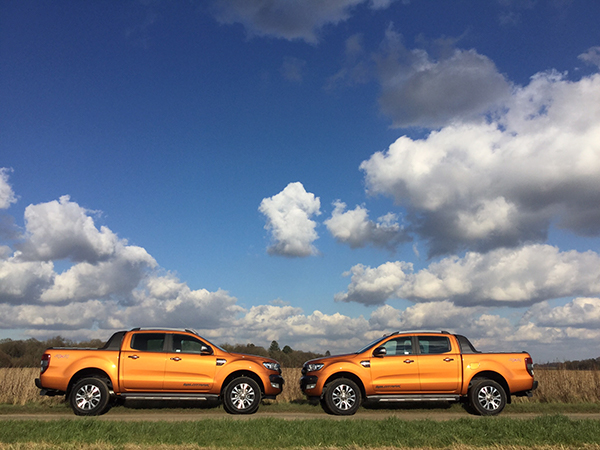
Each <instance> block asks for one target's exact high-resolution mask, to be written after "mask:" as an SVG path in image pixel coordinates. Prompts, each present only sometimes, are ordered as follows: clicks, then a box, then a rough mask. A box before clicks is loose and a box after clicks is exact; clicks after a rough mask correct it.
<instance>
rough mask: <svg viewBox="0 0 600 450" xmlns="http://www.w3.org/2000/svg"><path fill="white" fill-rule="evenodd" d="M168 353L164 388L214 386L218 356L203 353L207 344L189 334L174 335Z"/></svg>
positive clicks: (176, 389) (195, 388)
mask: <svg viewBox="0 0 600 450" xmlns="http://www.w3.org/2000/svg"><path fill="white" fill-rule="evenodd" d="M172 342H173V344H172V348H171V351H170V352H169V353H168V354H167V360H166V369H165V381H164V389H165V390H172V391H202V392H203V391H209V390H210V389H212V387H213V383H214V377H215V372H216V369H217V358H216V357H215V356H214V355H202V354H201V353H200V350H201V349H202V347H208V345H207V344H205V343H204V342H202V341H201V340H200V339H197V338H195V337H192V336H188V335H180V334H175V335H173V341H172Z"/></svg>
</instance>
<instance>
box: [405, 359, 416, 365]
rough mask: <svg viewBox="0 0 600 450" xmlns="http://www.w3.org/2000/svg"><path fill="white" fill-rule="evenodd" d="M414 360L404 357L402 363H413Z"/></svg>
mask: <svg viewBox="0 0 600 450" xmlns="http://www.w3.org/2000/svg"><path fill="white" fill-rule="evenodd" d="M414 362H415V360H414V359H405V360H404V363H405V364H412V363H414Z"/></svg>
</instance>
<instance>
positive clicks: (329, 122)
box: [0, 0, 600, 361]
mask: <svg viewBox="0 0 600 450" xmlns="http://www.w3.org/2000/svg"><path fill="white" fill-rule="evenodd" d="M598 17H600V4H598V2H596V1H593V0H589V1H586V0H581V1H567V0H549V1H535V0H531V1H511V0H498V1H489V2H480V1H474V0H473V1H454V2H450V1H423V0H412V1H401V0H396V1H393V0H370V1H362V0H337V1H330V2H322V1H317V0H314V1H310V0H308V1H278V0H270V1H268V0H244V1H242V0H230V1H226V0H210V1H204V2H194V1H186V2H165V1H159V0H155V1H154V0H146V1H124V2H109V3H106V2H100V1H88V2H79V1H58V2H42V1H27V0H25V1H19V2H9V1H2V2H1V3H0V55H1V58H0V167H2V168H4V169H3V170H2V172H1V173H0V225H1V226H0V337H10V338H13V339H22V338H27V337H36V338H40V339H42V338H46V337H49V336H54V335H57V334H61V335H63V336H65V337H70V338H73V339H87V338H90V337H98V338H106V337H108V335H109V334H110V333H111V332H112V331H114V330H117V329H122V328H130V327H134V326H172V327H173V326H174V327H183V326H186V327H194V328H197V329H198V330H199V331H200V332H201V333H202V334H204V335H205V336H207V337H208V338H209V339H213V340H215V341H216V342H217V343H223V342H230V343H232V342H241V343H244V342H254V343H255V344H257V345H268V344H269V343H270V341H271V340H273V339H275V340H278V341H279V342H280V344H281V345H290V346H291V347H292V348H299V349H305V350H315V351H323V352H324V351H325V350H330V351H331V352H341V351H347V350H353V349H356V348H360V347H361V344H362V343H363V342H364V341H367V340H370V339H372V338H373V337H375V336H377V335H380V334H382V333H384V332H390V331H394V330H397V329H442V328H443V329H448V330H451V331H455V332H460V333H464V334H466V335H467V336H469V337H471V338H472V340H473V341H474V342H475V344H476V345H477V346H478V347H480V348H481V349H482V350H522V349H528V350H530V351H531V353H532V354H533V356H534V359H536V360H538V361H552V360H564V359H576V358H591V357H597V356H599V355H600V344H599V342H600V298H599V297H600V270H599V269H598V267H600V265H599V264H598V263H599V262H600V255H599V254H598V251H599V246H598V244H599V239H598V235H599V234H600V181H598V180H600V74H599V70H600V28H599V27H598V26H597V19H598Z"/></svg>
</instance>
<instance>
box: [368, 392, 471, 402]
mask: <svg viewBox="0 0 600 450" xmlns="http://www.w3.org/2000/svg"><path fill="white" fill-rule="evenodd" d="M366 399H367V400H369V401H374V402H457V401H459V400H460V395H454V394H424V395H422V394H405V395H369V396H367V398H366Z"/></svg>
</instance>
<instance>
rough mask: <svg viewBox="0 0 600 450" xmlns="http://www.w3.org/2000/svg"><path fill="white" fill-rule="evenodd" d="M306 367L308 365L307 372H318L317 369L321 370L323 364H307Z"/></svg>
mask: <svg viewBox="0 0 600 450" xmlns="http://www.w3.org/2000/svg"><path fill="white" fill-rule="evenodd" d="M304 367H306V371H307V372H316V371H317V370H321V369H322V368H323V364H322V363H319V364H307V365H306V366H304Z"/></svg>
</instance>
